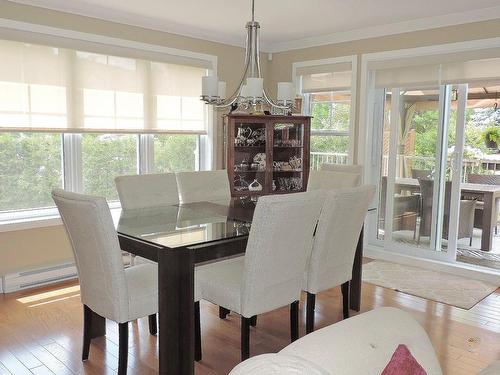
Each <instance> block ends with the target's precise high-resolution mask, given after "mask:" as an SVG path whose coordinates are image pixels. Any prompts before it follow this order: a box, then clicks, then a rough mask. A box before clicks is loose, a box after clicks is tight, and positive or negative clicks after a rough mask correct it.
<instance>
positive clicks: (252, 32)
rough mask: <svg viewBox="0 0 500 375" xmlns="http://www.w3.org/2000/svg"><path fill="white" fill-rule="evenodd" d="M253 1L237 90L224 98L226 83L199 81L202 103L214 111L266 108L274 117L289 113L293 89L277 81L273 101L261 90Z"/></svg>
mask: <svg viewBox="0 0 500 375" xmlns="http://www.w3.org/2000/svg"><path fill="white" fill-rule="evenodd" d="M254 17H255V0H252V20H251V21H250V22H247V24H246V29H247V37H246V42H245V65H244V68H243V75H242V78H241V81H240V83H239V85H238V88H237V89H236V91H235V92H234V93H233V94H232V95H231V96H230V97H227V96H226V82H224V81H219V78H218V77H217V76H205V77H203V78H202V95H201V100H203V101H204V102H205V103H207V104H210V105H213V106H214V107H215V108H227V107H232V109H235V108H238V109H239V110H245V111H248V110H249V109H251V108H257V107H260V108H261V107H262V105H268V106H269V107H271V109H272V110H273V113H276V114H290V113H291V110H292V108H293V105H294V99H295V88H294V86H293V83H292V82H278V95H277V100H276V101H274V100H272V99H271V98H270V97H269V96H268V95H267V93H266V90H264V79H263V78H262V74H261V69H260V51H259V29H260V25H259V23H258V22H257V21H255V18H254Z"/></svg>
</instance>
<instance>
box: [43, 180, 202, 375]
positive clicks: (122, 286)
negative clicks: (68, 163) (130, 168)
mask: <svg viewBox="0 0 500 375" xmlns="http://www.w3.org/2000/svg"><path fill="white" fill-rule="evenodd" d="M52 198H53V199H54V202H55V203H56V205H57V208H58V209H59V213H60V214H61V218H62V221H63V223H64V226H65V228H66V232H67V234H68V237H69V240H70V243H71V247H72V249H73V254H74V256H75V262H76V267H77V271H78V279H79V281H80V295H81V301H82V303H83V305H84V323H83V325H84V327H83V331H84V332H83V349H82V360H84V361H85V360H87V359H88V357H89V351H90V342H91V339H92V331H93V327H92V326H93V324H94V325H95V323H96V322H95V321H93V320H94V319H95V318H93V317H95V316H96V315H97V316H100V317H103V318H106V319H110V320H112V321H114V322H116V323H118V326H119V328H118V331H119V355H118V374H119V375H123V374H126V373H127V359H128V322H130V321H132V320H135V319H138V318H141V317H145V316H149V317H150V320H149V323H150V327H149V328H150V332H151V334H156V330H157V327H156V313H157V312H158V271H157V267H156V266H154V265H152V264H141V265H137V266H133V267H129V268H127V269H124V267H123V261H122V252H121V250H120V244H119V242H118V236H117V234H116V231H115V228H114V224H113V219H112V217H111V212H110V210H109V207H108V204H107V202H106V199H105V198H102V197H95V196H88V195H83V194H77V193H71V192H66V191H64V190H61V189H55V190H53V191H52ZM198 295H199V293H197V291H196V289H195V298H196V301H199V298H198ZM196 316H198V320H195V322H196V323H195V324H196V325H195V328H196V329H195V332H196V335H197V336H196V338H197V339H199V330H200V327H199V302H198V303H196V304H195V318H196ZM152 323H153V324H154V325H153V324H152ZM199 350H200V345H199V340H198V342H197V356H198V357H199V356H201V351H199Z"/></svg>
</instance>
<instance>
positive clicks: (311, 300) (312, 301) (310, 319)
mask: <svg viewBox="0 0 500 375" xmlns="http://www.w3.org/2000/svg"><path fill="white" fill-rule="evenodd" d="M315 307H316V294H313V293H309V292H307V307H306V308H307V311H306V334H308V333H311V332H313V331H314V309H315Z"/></svg>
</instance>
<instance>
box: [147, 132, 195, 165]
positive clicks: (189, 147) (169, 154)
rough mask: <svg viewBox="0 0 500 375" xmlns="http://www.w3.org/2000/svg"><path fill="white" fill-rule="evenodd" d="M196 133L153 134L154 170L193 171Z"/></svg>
mask: <svg viewBox="0 0 500 375" xmlns="http://www.w3.org/2000/svg"><path fill="white" fill-rule="evenodd" d="M197 138H198V136H196V135H155V137H154V152H155V162H154V167H155V172H157V173H161V172H181V171H194V169H195V165H196V163H195V162H196V160H195V158H196V148H197Z"/></svg>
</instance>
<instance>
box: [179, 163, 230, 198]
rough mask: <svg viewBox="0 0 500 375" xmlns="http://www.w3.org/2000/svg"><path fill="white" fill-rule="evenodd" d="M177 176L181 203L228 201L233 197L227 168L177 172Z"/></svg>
mask: <svg viewBox="0 0 500 375" xmlns="http://www.w3.org/2000/svg"><path fill="white" fill-rule="evenodd" d="M176 177H177V186H178V189H179V196H180V201H181V203H193V202H202V201H223V202H228V201H229V200H230V199H231V190H230V187H229V179H228V175H227V171H226V170H225V169H220V170H215V171H198V172H177V173H176Z"/></svg>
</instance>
